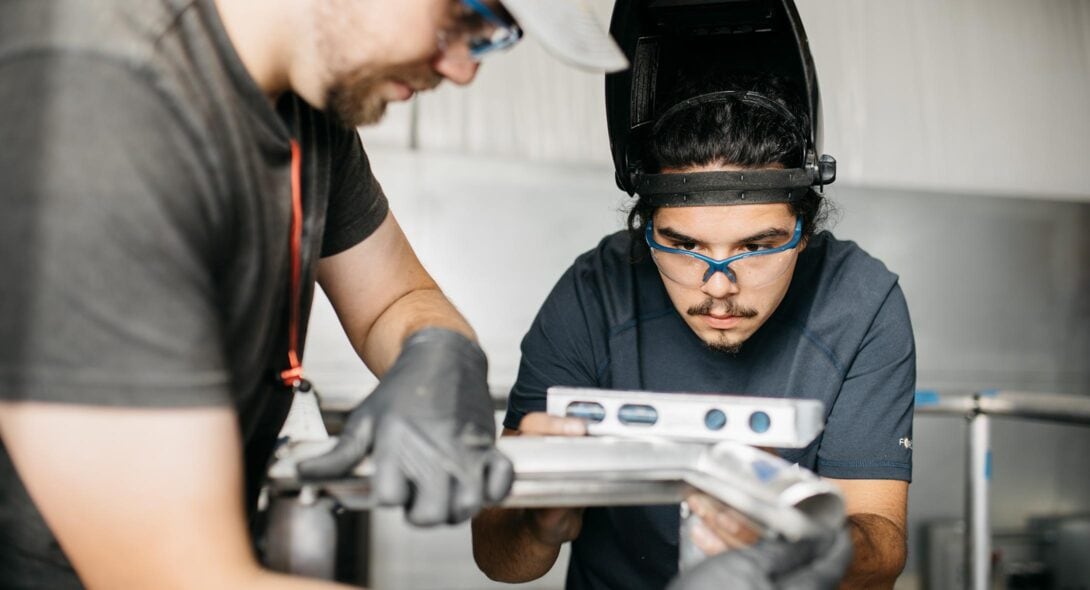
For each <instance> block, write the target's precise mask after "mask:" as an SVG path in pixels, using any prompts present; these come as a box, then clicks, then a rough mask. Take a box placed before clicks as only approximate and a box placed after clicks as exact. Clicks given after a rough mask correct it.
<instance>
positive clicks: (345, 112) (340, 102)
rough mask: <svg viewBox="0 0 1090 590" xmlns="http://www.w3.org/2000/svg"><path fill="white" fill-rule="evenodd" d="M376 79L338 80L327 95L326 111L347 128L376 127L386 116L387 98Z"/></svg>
mask: <svg viewBox="0 0 1090 590" xmlns="http://www.w3.org/2000/svg"><path fill="white" fill-rule="evenodd" d="M378 85H379V82H378V80H376V79H374V78H366V77H356V78H352V79H349V80H338V81H337V83H336V84H334V85H333V86H332V87H330V89H329V93H328V94H327V95H326V111H328V113H329V114H330V115H332V116H333V118H334V119H336V120H337V121H338V122H339V123H341V124H342V125H344V126H345V127H360V126H362V125H374V124H375V123H378V122H379V121H381V120H382V116H383V115H385V114H386V104H387V101H386V99H385V98H383V97H382V95H381V94H379V90H378Z"/></svg>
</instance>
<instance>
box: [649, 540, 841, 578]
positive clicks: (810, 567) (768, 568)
mask: <svg viewBox="0 0 1090 590" xmlns="http://www.w3.org/2000/svg"><path fill="white" fill-rule="evenodd" d="M851 560H852V539H851V535H850V534H848V529H846V528H844V529H841V530H839V531H838V532H837V533H836V535H831V536H828V537H823V538H819V539H804V540H802V541H798V542H795V543H788V542H787V541H762V542H760V543H758V544H756V545H753V546H751V547H746V548H745V549H734V550H730V551H726V552H724V553H720V554H719V555H714V556H712V557H709V558H708V559H705V560H704V561H702V562H700V564H699V565H697V566H696V567H694V568H692V569H691V570H688V571H685V572H682V574H681V575H679V576H678V577H677V578H675V579H674V581H673V582H671V583H670V586H669V587H668V590H713V589H714V590H718V589H720V588H727V587H729V588H733V589H735V590H831V589H832V588H836V587H837V585H838V584H839V583H840V579H841V578H842V577H843V576H844V571H845V570H847V569H848V564H849V563H851Z"/></svg>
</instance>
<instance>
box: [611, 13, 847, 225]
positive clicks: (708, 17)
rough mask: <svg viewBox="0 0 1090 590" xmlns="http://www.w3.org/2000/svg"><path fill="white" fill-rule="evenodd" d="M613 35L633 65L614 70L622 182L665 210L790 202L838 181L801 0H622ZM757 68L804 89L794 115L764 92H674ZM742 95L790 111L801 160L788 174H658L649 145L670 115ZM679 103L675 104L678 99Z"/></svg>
mask: <svg viewBox="0 0 1090 590" xmlns="http://www.w3.org/2000/svg"><path fill="white" fill-rule="evenodd" d="M610 33H611V34H612V35H613V37H614V38H615V39H616V40H617V42H618V43H619V44H620V46H621V49H622V50H623V51H624V53H625V55H626V56H627V57H628V60H629V62H630V63H631V64H632V67H631V68H630V69H628V70H625V71H623V72H620V73H616V74H610V75H608V76H606V118H607V121H608V126H609V139H610V144H611V147H612V151H613V163H614V166H615V168H616V172H617V185H618V186H620V188H621V189H622V190H624V191H626V192H628V193H629V194H639V195H640V196H641V197H643V198H645V199H649V200H650V201H651V202H652V203H653V204H654V205H659V206H685V205H714V204H740V203H762V202H789V201H793V200H795V199H797V198H799V197H801V196H802V195H804V194H806V193H807V192H808V191H810V190H811V187H822V186H824V185H826V184H830V183H832V182H833V181H834V180H835V179H836V160H834V159H833V158H832V157H831V156H827V155H823V154H821V100H820V94H819V92H818V82H817V73H816V71H815V69H814V61H813V58H812V57H811V55H810V46H809V43H808V41H807V39H806V31H805V30H804V29H803V26H802V21H801V19H800V18H799V15H798V11H797V10H796V9H795V4H794V1H793V0H617V3H616V5H615V7H614V10H613V19H612V23H611V25H610ZM713 71H714V72H718V73H720V74H722V73H724V72H726V73H728V74H729V73H732V72H737V73H739V74H743V73H747V74H752V73H757V74H760V75H768V76H774V77H776V78H779V79H783V80H786V81H787V82H788V83H789V84H790V85H791V86H792V87H794V88H795V89H796V90H797V91H798V93H800V94H801V96H800V97H799V98H800V102H801V103H802V110H803V111H805V112H804V113H801V116H799V117H793V116H792V115H791V113H790V112H788V111H787V110H786V108H784V107H782V106H780V105H779V103H777V102H775V101H773V100H771V99H768V98H767V97H764V96H763V95H761V94H759V93H756V92H743V91H736V90H720V91H715V89H712V91H711V92H707V93H705V94H702V95H699V96H695V97H688V98H684V99H682V100H676V99H671V98H667V97H670V96H671V94H672V92H671V90H672V89H673V88H674V87H675V86H677V84H678V83H679V81H680V80H682V79H702V78H703V77H705V76H707V75H708V74H710V73H711V72H713ZM724 100H740V101H742V102H747V103H750V104H754V105H756V106H759V107H765V108H771V109H777V108H780V109H783V110H784V116H785V117H788V118H791V119H792V120H793V121H795V122H796V123H797V126H798V128H799V134H800V136H801V139H802V141H801V142H800V143H801V144H803V147H802V149H803V150H804V152H805V153H803V154H801V155H800V156H801V157H800V161H801V162H802V166H801V167H799V168H790V169H782V170H759V171H743V172H702V173H682V174H655V173H653V172H651V171H649V170H648V168H649V166H648V160H649V158H648V156H647V154H646V153H645V145H646V143H647V139H648V138H649V137H650V135H651V133H652V130H653V129H654V127H655V124H656V122H657V121H659V119H660V118H661V117H662V116H663V115H664V114H667V115H668V114H669V113H670V112H671V111H676V110H678V109H684V108H688V107H691V106H693V105H696V104H700V103H704V102H716V101H724ZM671 103H672V104H671Z"/></svg>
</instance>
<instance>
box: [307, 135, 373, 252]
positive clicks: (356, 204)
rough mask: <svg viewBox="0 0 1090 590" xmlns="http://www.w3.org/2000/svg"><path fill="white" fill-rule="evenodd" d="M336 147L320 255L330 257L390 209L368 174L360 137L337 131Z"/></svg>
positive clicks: (359, 238) (368, 164)
mask: <svg viewBox="0 0 1090 590" xmlns="http://www.w3.org/2000/svg"><path fill="white" fill-rule="evenodd" d="M337 132H338V133H339V135H340V136H341V137H340V142H339V143H340V145H339V149H338V150H337V154H336V156H335V159H334V163H333V170H332V175H333V178H332V193H331V195H330V200H329V209H328V211H327V213H326V227H325V234H324V236H323V237H322V256H323V257H325V256H333V255H334V254H338V253H340V252H343V251H345V250H347V249H349V248H351V247H352V246H355V245H356V244H358V243H360V242H362V241H363V240H364V239H366V238H367V236H370V235H371V234H372V233H373V232H374V231H375V230H376V229H378V226H379V225H381V224H382V222H383V220H385V219H386V214H387V213H388V212H389V209H390V206H389V203H388V202H387V200H386V194H385V193H383V192H382V186H381V185H380V184H379V182H378V180H377V179H376V178H375V176H374V174H372V172H371V162H370V160H369V159H368V158H367V152H366V151H364V149H363V143H362V142H361V141H360V136H359V134H358V133H356V131H355V130H352V129H337Z"/></svg>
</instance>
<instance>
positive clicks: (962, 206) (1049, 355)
mask: <svg viewBox="0 0 1090 590" xmlns="http://www.w3.org/2000/svg"><path fill="white" fill-rule="evenodd" d="M597 4H598V9H600V11H601V14H602V18H603V22H608V13H609V10H610V8H611V2H610V1H609V0H597ZM798 8H799V11H800V13H801V14H802V16H803V19H804V22H805V25H806V28H807V31H808V33H809V37H810V41H811V46H812V50H813V53H814V57H815V59H816V62H817V66H818V72H819V76H820V81H821V89H822V99H823V101H824V120H825V146H824V148H825V149H824V151H825V152H826V153H829V154H832V155H833V156H835V157H836V158H837V160H838V162H839V178H838V180H837V182H836V184H834V185H833V186H831V187H829V188H828V190H827V194H828V196H829V197H830V199H831V201H832V203H834V204H835V206H836V207H837V209H838V213H837V214H836V215H835V216H834V218H833V223H832V229H833V231H834V232H835V234H836V235H837V236H838V237H840V238H846V239H851V240H855V241H856V242H858V243H859V244H860V245H861V246H862V247H863V248H864V249H866V250H867V251H869V252H870V253H871V254H873V255H874V256H876V257H878V258H880V259H881V260H883V261H884V262H885V263H886V265H887V266H888V267H890V268H891V269H892V270H893V271H894V272H896V273H898V274H899V275H900V277H901V285H902V287H903V288H904V291H905V294H906V296H907V299H908V303H909V308H910V311H911V314H912V320H913V323H914V326H915V332H916V344H917V347H918V361H919V373H918V376H919V377H918V386H919V388H920V389H932V390H937V391H940V392H944V391H965V392H971V391H980V390H985V389H990V388H1011V389H1019V390H1025V391H1040V392H1057V393H1071V394H1088V393H1090V362H1088V359H1090V297H1088V296H1087V292H1088V291H1090V233H1088V232H1087V227H1088V226H1090V162H1088V154H1090V2H1088V1H1084V0H1065V1H1061V0H1054V1H1050V2H1026V1H1024V0H886V1H883V2H873V1H868V0H798ZM362 134H363V137H364V144H365V146H366V147H367V149H368V152H369V154H370V155H371V158H372V160H373V166H374V170H375V173H376V175H377V176H378V178H379V180H380V181H381V182H382V184H383V186H384V188H385V190H386V193H387V195H388V196H389V198H390V202H391V204H392V207H393V210H394V212H395V214H396V215H397V218H398V220H399V221H400V222H401V224H402V226H403V227H404V229H405V231H406V233H407V234H408V236H409V238H410V240H411V241H412V243H413V244H414V246H415V248H416V250H417V253H418V254H419V256H420V258H421V259H422V260H423V262H424V264H425V265H426V266H427V268H428V269H429V270H430V271H431V273H432V274H433V275H434V276H435V278H436V279H437V280H438V281H439V283H440V284H441V285H442V287H443V288H444V289H445V290H446V292H447V294H448V295H449V296H450V298H451V299H452V300H453V301H454V302H455V304H456V305H457V306H458V307H459V308H460V309H461V310H462V312H463V313H464V314H465V315H466V316H467V317H468V318H469V320H470V321H471V322H472V323H473V325H474V326H475V327H476V329H477V331H478V333H479V335H480V338H481V342H482V345H483V347H484V348H485V350H486V351H487V353H488V355H489V359H490V363H491V368H490V381H491V384H492V387H493V391H494V393H495V394H496V395H498V396H505V395H506V392H507V389H508V388H509V387H510V385H511V383H512V382H513V381H514V379H515V374H516V370H517V366H518V362H519V349H518V345H519V341H520V340H521V338H522V336H523V334H524V332H525V330H526V329H527V327H528V326H529V324H530V322H531V320H532V318H533V316H534V314H535V312H536V310H537V308H538V306H539V305H540V303H541V302H542V301H543V300H544V298H545V296H546V294H547V293H548V291H549V289H550V288H551V287H552V285H553V283H554V282H555V281H556V279H557V278H558V277H559V276H560V274H561V273H562V272H563V271H564V270H565V269H566V268H567V266H568V265H569V264H570V263H571V262H572V260H573V259H574V257H575V256H577V255H578V254H580V253H581V252H584V251H586V250H588V249H590V248H592V247H593V246H594V245H595V244H596V243H597V242H598V240H599V239H601V238H602V237H603V236H605V235H606V234H608V233H611V232H613V231H616V230H617V229H620V228H621V227H622V223H623V218H624V213H623V211H624V207H625V205H626V203H628V198H627V196H626V195H624V194H623V193H621V192H620V191H619V190H618V189H617V188H616V186H615V184H614V181H613V169H612V165H611V162H610V159H609V146H608V138H607V134H606V124H605V107H604V97H603V81H602V78H601V77H600V76H595V75H590V74H584V73H580V72H578V71H574V70H572V69H570V68H567V67H565V66H563V65H561V64H558V63H556V62H555V61H554V60H553V59H552V58H550V57H549V56H548V55H546V54H545V53H544V51H543V50H542V49H541V48H540V47H539V46H538V45H537V44H536V43H535V42H534V40H533V39H529V40H527V41H526V42H525V43H523V44H522V45H520V46H519V47H517V48H516V49H515V50H514V51H512V52H510V53H509V54H505V55H501V56H497V57H495V58H490V59H489V60H488V61H486V63H485V64H484V66H483V68H482V69H481V71H480V74H479V78H478V81H477V82H476V83H475V84H474V85H473V86H472V87H470V88H457V87H443V88H442V89H440V90H439V91H438V92H436V93H433V94H428V95H426V96H420V97H418V98H417V99H416V100H415V102H413V103H411V104H407V105H396V106H394V107H392V108H391V109H390V112H389V116H388V117H387V120H386V121H384V123H383V124H382V125H380V126H378V127H374V128H367V129H364V130H362ZM314 313H315V316H314V319H313V321H312V324H311V334H310V341H309V344H308V347H307V358H306V365H307V370H308V372H309V373H310V375H311V376H312V377H313V379H314V381H315V382H316V384H317V386H318V388H319V389H320V390H321V391H322V393H323V394H324V395H325V396H326V398H327V399H328V400H329V401H330V403H331V404H342V405H343V404H350V403H351V402H354V401H355V400H358V399H359V398H360V397H361V396H363V395H364V394H366V393H367V392H368V391H369V390H370V388H371V386H372V385H373V383H374V378H373V377H372V376H370V375H369V374H368V373H367V371H366V369H365V368H364V367H363V366H362V364H361V363H360V362H359V361H358V360H356V359H355V357H354V355H353V353H352V351H351V348H350V347H349V346H348V343H347V340H346V339H345V338H344V336H343V334H342V333H341V332H340V328H339V326H338V324H337V323H336V319H335V317H334V315H333V313H332V310H331V309H330V308H329V305H328V302H326V301H325V300H324V298H323V297H322V296H321V295H319V298H318V301H317V302H316V305H315V312H314ZM992 434H993V451H994V469H993V473H994V476H993V479H992V484H993V490H992V513H991V514H992V519H993V526H994V528H995V532H996V537H995V541H994V542H995V549H996V551H997V566H996V567H997V577H998V579H999V582H1000V586H1003V583H1004V580H1012V579H1014V577H1013V576H1014V575H1016V574H1017V573H1019V572H1021V573H1022V574H1026V573H1027V572H1028V573H1032V572H1033V571H1034V568H1040V567H1042V564H1040V563H1037V562H1036V561H1039V560H1037V558H1036V557H1034V551H1036V550H1038V549H1040V547H1041V546H1042V545H1041V544H1042V543H1045V542H1047V539H1043V538H1042V535H1041V534H1040V533H1034V532H1033V531H1038V530H1039V529H1040V527H1037V528H1035V529H1033V530H1030V527H1029V524H1028V523H1029V522H1030V519H1031V518H1035V517H1052V516H1072V515H1080V514H1081V515H1083V520H1081V521H1073V522H1082V523H1083V525H1082V529H1081V530H1082V531H1084V533H1085V534H1086V536H1087V537H1088V538H1090V525H1087V524H1086V523H1088V522H1090V519H1088V517H1087V516H1086V515H1088V514H1090V466H1088V462H1087V457H1090V428H1086V427H1078V426H1063V425H1056V424H1050V423H1043V422H1031V421H1019V420H1011V419H998V420H996V421H995V423H994V425H993V432H992ZM965 435H966V428H965V423H964V420H962V419H960V418H944V417H935V416H921V415H917V417H916V421H915V436H914V453H915V470H914V481H913V483H912V486H911V493H910V504H909V516H910V525H909V526H910V530H909V543H910V556H909V562H908V566H907V568H906V569H905V572H904V574H903V575H902V577H901V579H900V580H899V582H898V588H904V589H911V588H931V589H939V588H949V587H954V585H956V584H958V582H956V581H955V580H957V579H958V576H959V575H960V574H959V573H958V571H957V567H958V563H959V559H960V554H959V552H960V544H959V543H960V541H959V539H960V537H959V535H960V531H959V528H958V526H959V525H958V521H959V519H960V518H961V517H962V510H963V502H964V492H963V487H964V483H963V482H964V478H965V463H966V462H965V450H964V449H965ZM1034 522H1038V523H1039V522H1041V521H1039V520H1035V521H1034ZM370 539H371V542H370V543H369V544H368V545H369V547H370V550H369V551H363V554H362V555H361V556H360V559H361V560H362V559H367V560H369V564H368V568H369V571H370V580H371V583H372V584H373V586H374V587H375V588H379V589H389V588H398V589H442V590H453V589H484V588H498V587H506V586H507V585H503V584H495V583H492V582H489V581H488V580H487V579H486V578H485V577H484V576H483V575H482V574H480V573H479V572H478V571H477V569H476V567H475V566H474V564H473V560H472V556H471V552H470V541H469V528H468V526H459V527H453V528H445V529H431V530H414V529H411V528H410V527H409V526H408V525H406V524H404V522H403V518H402V516H401V514H400V512H399V511H383V512H378V513H376V514H374V515H373V516H372V519H371V530H370ZM1086 546H1087V545H1085V544H1083V545H1082V547H1084V548H1085V547H1086ZM361 547H362V544H361ZM1085 556H1086V554H1085V553H1084V557H1085ZM565 559H566V557H565V556H563V555H562V558H561V560H560V562H558V564H557V566H556V567H555V568H554V569H553V571H552V572H551V573H550V574H549V575H547V576H546V577H545V578H543V579H541V580H539V581H537V582H534V583H531V584H526V585H524V587H527V588H539V589H559V588H562V587H563V572H564V569H565V565H566V564H565ZM1072 561H1074V560H1072ZM1087 561H1090V560H1086V559H1083V560H1081V562H1079V563H1077V564H1076V563H1072V564H1071V566H1072V567H1082V568H1087V567H1090V566H1088V565H1087V564H1086V563H1085V562H1087ZM1009 587H1014V586H1013V585H1010V586H1009Z"/></svg>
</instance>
